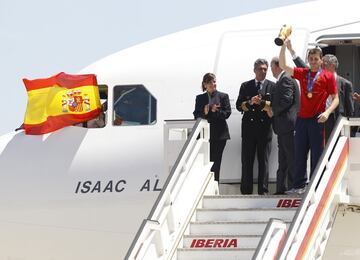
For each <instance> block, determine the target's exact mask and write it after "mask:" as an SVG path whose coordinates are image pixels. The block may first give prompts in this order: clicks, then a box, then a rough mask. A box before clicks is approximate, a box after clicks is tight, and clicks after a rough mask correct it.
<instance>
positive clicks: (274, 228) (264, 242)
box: [252, 218, 286, 260]
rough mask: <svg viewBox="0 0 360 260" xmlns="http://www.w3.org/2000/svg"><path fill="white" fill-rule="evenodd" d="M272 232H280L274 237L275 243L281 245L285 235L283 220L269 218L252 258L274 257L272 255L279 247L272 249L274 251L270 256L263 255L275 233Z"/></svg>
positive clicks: (255, 259)
mask: <svg viewBox="0 0 360 260" xmlns="http://www.w3.org/2000/svg"><path fill="white" fill-rule="evenodd" d="M274 232H276V233H277V234H279V232H280V235H281V236H280V237H279V236H277V237H276V239H277V241H275V243H276V242H278V243H277V244H278V245H281V242H282V241H283V240H284V239H285V236H286V223H285V221H283V220H281V219H276V218H271V219H270V221H269V222H268V223H267V225H266V228H265V231H264V235H263V236H262V237H261V240H260V242H259V246H258V247H257V248H256V251H255V254H254V256H253V257H252V260H262V259H274V257H275V256H276V254H277V253H278V250H279V249H280V248H279V247H277V250H274V252H273V254H272V255H271V256H269V255H267V257H266V258H264V255H265V254H266V252H267V249H268V248H269V245H270V243H271V241H272V240H273V239H272V238H273V237H274V236H275V235H276V233H275V234H274Z"/></svg>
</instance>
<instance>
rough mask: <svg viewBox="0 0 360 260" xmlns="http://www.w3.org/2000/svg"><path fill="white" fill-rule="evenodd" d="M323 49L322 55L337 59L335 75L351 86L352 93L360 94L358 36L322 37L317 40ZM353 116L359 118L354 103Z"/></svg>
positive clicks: (359, 37)
mask: <svg viewBox="0 0 360 260" xmlns="http://www.w3.org/2000/svg"><path fill="white" fill-rule="evenodd" d="M317 42H318V43H319V44H326V45H327V46H326V47H323V48H322V50H323V54H324V55H325V54H333V55H335V56H336V57H337V58H338V61H339V67H338V69H337V73H338V74H339V75H341V76H342V77H344V78H346V79H347V80H349V81H351V82H352V84H353V88H354V92H357V93H360V73H359V71H360V34H356V35H355V34H354V35H346V34H344V35H324V36H320V37H319V38H318V40H317ZM355 116H356V117H359V116H360V106H359V105H358V104H357V103H356V102H355Z"/></svg>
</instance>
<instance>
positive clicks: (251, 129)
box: [236, 59, 275, 195]
mask: <svg viewBox="0 0 360 260" xmlns="http://www.w3.org/2000/svg"><path fill="white" fill-rule="evenodd" d="M267 70H268V62H267V61H266V60H265V59H257V60H256V61H255V63H254V73H255V79H252V80H249V81H246V82H244V83H242V84H241V87H240V90H239V96H238V99H237V101H236V109H237V110H239V111H240V112H242V113H243V118H242V125H241V137H242V141H241V162H242V174H241V187H240V190H241V193H242V194H252V192H253V166H254V160H255V153H256V152H257V159H258V163H259V165H258V166H259V167H258V170H259V171H258V194H260V195H263V194H267V193H268V192H269V190H268V179H269V161H268V160H269V155H270V152H271V139H272V129H271V119H270V117H269V116H268V114H267V111H268V110H269V109H270V104H271V103H270V95H271V91H272V88H273V86H274V85H275V83H274V82H272V81H269V80H267V79H265V77H266V73H267Z"/></svg>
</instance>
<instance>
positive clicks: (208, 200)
mask: <svg viewBox="0 0 360 260" xmlns="http://www.w3.org/2000/svg"><path fill="white" fill-rule="evenodd" d="M301 199H302V195H291V196H290V195H220V196H204V198H203V202H202V207H203V208H216V209H227V208H293V209H296V208H298V207H299V206H300V203H301Z"/></svg>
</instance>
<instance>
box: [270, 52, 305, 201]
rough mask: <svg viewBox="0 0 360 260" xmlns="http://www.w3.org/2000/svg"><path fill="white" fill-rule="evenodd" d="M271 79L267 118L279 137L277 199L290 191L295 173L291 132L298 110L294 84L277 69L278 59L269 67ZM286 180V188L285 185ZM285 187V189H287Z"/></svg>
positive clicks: (295, 84)
mask: <svg viewBox="0 0 360 260" xmlns="http://www.w3.org/2000/svg"><path fill="white" fill-rule="evenodd" d="M270 67H271V71H272V73H273V76H274V78H276V79H277V81H276V84H275V87H273V91H272V92H271V110H270V113H269V114H270V115H272V116H273V117H272V119H273V129H274V132H275V134H277V136H278V148H279V150H278V162H279V166H278V170H277V173H276V193H275V194H276V195H280V194H285V191H287V190H290V189H292V188H293V187H292V184H293V175H294V170H295V162H294V159H295V148H294V130H295V122H296V116H297V112H298V109H299V96H300V92H299V86H298V85H297V83H296V81H295V80H294V79H293V78H291V77H290V76H289V74H287V73H285V71H283V70H282V69H281V68H280V66H279V58H278V57H274V58H273V59H272V60H271V63H270ZM286 180H287V185H286V184H285V181H286ZM286 186H287V187H286Z"/></svg>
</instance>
